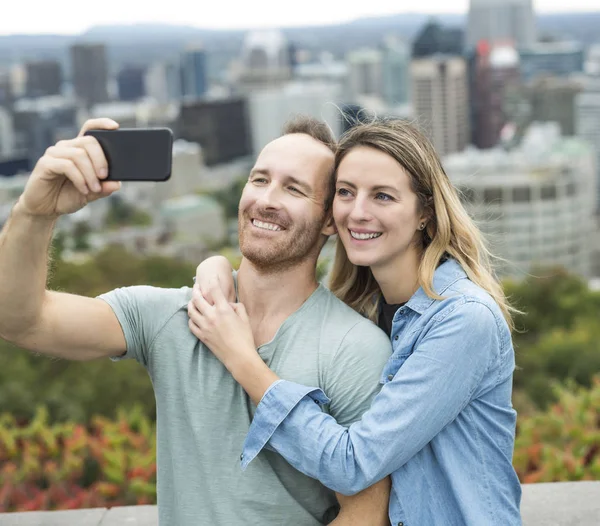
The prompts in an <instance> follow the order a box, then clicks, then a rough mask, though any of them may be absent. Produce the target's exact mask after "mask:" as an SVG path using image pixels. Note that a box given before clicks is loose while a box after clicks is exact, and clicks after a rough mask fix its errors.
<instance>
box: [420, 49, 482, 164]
mask: <svg viewBox="0 0 600 526" xmlns="http://www.w3.org/2000/svg"><path fill="white" fill-rule="evenodd" d="M411 78H412V83H411V94H412V105H413V108H414V112H415V118H416V119H417V122H418V123H419V124H420V126H421V127H422V128H423V130H424V131H425V133H426V134H427V135H428V136H429V137H430V139H431V140H432V141H433V144H434V146H435V148H436V150H437V151H438V153H439V154H440V155H446V154H449V153H454V152H460V151H461V150H463V149H464V148H465V147H466V146H467V144H468V143H469V140H470V135H471V134H470V123H469V93H468V76H467V65H466V62H465V61H464V59H462V58H459V57H444V56H436V57H431V58H425V59H419V60H413V62H412V64H411Z"/></svg>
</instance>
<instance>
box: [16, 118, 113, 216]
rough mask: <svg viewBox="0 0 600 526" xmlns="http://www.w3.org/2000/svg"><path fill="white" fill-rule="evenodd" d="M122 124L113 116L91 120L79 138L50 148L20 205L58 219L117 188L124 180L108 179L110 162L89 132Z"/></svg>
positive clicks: (36, 166) (36, 213)
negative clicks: (112, 117) (87, 133)
mask: <svg viewBox="0 0 600 526" xmlns="http://www.w3.org/2000/svg"><path fill="white" fill-rule="evenodd" d="M118 127H119V125H118V124H117V123H116V122H115V121H113V120H111V119H91V120H88V121H86V123H85V124H84V125H83V127H82V128H81V131H80V132H79V135H78V136H77V137H76V138H75V139H71V140H67V141H59V142H58V143H57V144H56V145H55V146H51V147H50V148H48V149H47V150H46V152H45V154H44V156H43V157H41V158H40V160H39V161H38V162H37V164H36V165H35V168H34V169H33V172H32V173H31V176H30V177H29V180H28V181H27V184H26V186H25V190H24V192H23V194H22V195H21V197H20V199H19V203H18V205H17V206H19V208H21V210H22V211H23V212H25V213H27V214H30V215H32V216H40V217H47V218H56V217H58V216H60V215H64V214H71V213H73V212H76V211H77V210H80V209H81V208H83V207H84V206H85V205H86V204H87V203H89V202H91V201H95V200H97V199H100V198H102V197H107V196H109V195H111V194H112V193H114V192H115V191H117V190H118V189H119V188H120V187H121V183H120V182H118V181H106V180H105V179H106V178H107V176H108V162H107V160H106V156H105V155H104V152H103V150H102V148H101V146H100V144H99V143H98V141H97V140H96V139H95V138H94V137H90V136H85V133H86V132H87V131H88V130H98V129H103V130H116V129H117V128H118Z"/></svg>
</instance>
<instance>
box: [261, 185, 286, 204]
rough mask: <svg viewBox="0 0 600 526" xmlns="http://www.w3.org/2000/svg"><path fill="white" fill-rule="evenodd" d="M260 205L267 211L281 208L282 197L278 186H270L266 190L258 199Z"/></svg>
mask: <svg viewBox="0 0 600 526" xmlns="http://www.w3.org/2000/svg"><path fill="white" fill-rule="evenodd" d="M258 203H259V204H260V205H261V206H263V207H264V208H265V209H279V208H281V195H280V192H279V189H278V188H277V186H276V185H273V184H271V185H269V186H268V187H266V188H264V189H263V191H262V192H261V193H260V196H259V198H258Z"/></svg>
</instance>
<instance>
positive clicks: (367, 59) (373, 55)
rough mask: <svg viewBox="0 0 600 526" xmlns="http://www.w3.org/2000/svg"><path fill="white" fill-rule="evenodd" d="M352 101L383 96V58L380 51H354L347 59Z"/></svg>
mask: <svg viewBox="0 0 600 526" xmlns="http://www.w3.org/2000/svg"><path fill="white" fill-rule="evenodd" d="M346 60H347V62H348V70H349V75H348V81H349V83H350V92H351V97H352V99H355V98H356V97H360V96H363V95H370V96H374V97H382V96H383V56H382V53H381V51H380V50H378V49H360V50H357V51H352V52H351V53H349V54H348V56H347V57H346Z"/></svg>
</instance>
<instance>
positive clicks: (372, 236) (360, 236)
mask: <svg viewBox="0 0 600 526" xmlns="http://www.w3.org/2000/svg"><path fill="white" fill-rule="evenodd" d="M350 235H351V236H352V237H353V238H354V239H375V238H376V237H379V236H380V235H381V232H374V233H372V234H359V233H358V232H353V231H352V230H350Z"/></svg>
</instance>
